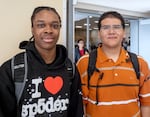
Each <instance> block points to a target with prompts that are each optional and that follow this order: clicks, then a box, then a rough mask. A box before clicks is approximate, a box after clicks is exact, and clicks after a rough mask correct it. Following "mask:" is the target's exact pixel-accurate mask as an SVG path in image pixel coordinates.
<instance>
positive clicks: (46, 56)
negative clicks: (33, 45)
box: [38, 48, 56, 64]
mask: <svg viewBox="0 0 150 117" xmlns="http://www.w3.org/2000/svg"><path fill="white" fill-rule="evenodd" d="M38 52H39V53H40V55H41V57H42V58H43V60H44V61H45V63H46V64H50V63H52V62H53V61H54V60H55V57H56V48H53V49H51V50H46V49H43V50H42V49H38Z"/></svg>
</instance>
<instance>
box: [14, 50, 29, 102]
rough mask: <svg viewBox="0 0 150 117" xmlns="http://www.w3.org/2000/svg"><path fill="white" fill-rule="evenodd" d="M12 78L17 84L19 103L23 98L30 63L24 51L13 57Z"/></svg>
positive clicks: (16, 90) (16, 91)
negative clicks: (28, 63)
mask: <svg viewBox="0 0 150 117" xmlns="http://www.w3.org/2000/svg"><path fill="white" fill-rule="evenodd" d="M11 70H12V78H13V80H14V84H15V93H16V97H17V103H19V100H20V98H21V95H22V92H23V89H24V86H25V81H26V79H27V72H28V65H27V53H26V52H22V53H19V54H17V55H16V56H14V57H13V58H12V59H11Z"/></svg>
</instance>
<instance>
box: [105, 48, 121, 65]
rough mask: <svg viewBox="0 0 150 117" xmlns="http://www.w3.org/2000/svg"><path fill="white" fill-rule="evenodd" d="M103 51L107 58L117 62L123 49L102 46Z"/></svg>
mask: <svg viewBox="0 0 150 117" xmlns="http://www.w3.org/2000/svg"><path fill="white" fill-rule="evenodd" d="M102 50H103V51H104V53H105V54H106V56H107V57H108V58H110V59H112V60H113V61H114V62H116V61H117V60H118V58H119V55H120V51H121V47H117V48H107V47H105V46H102Z"/></svg>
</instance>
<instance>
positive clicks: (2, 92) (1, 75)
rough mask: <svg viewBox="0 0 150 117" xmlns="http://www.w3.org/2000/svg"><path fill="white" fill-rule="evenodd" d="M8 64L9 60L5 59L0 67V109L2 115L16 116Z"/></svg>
mask: <svg viewBox="0 0 150 117" xmlns="http://www.w3.org/2000/svg"><path fill="white" fill-rule="evenodd" d="M10 66H11V65H10V61H7V62H5V63H4V64H3V65H2V66H1V67H0V109H1V110H0V111H1V114H2V115H4V117H15V116H16V104H17V103H16V97H15V87H14V83H13V80H12V77H11V69H10Z"/></svg>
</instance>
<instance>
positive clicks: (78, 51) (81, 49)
mask: <svg viewBox="0 0 150 117" xmlns="http://www.w3.org/2000/svg"><path fill="white" fill-rule="evenodd" d="M88 53H89V51H88V49H87V48H85V42H84V40H83V39H79V40H78V45H77V46H76V48H75V63H76V62H77V61H78V60H79V58H80V57H81V56H83V55H84V54H88Z"/></svg>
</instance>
